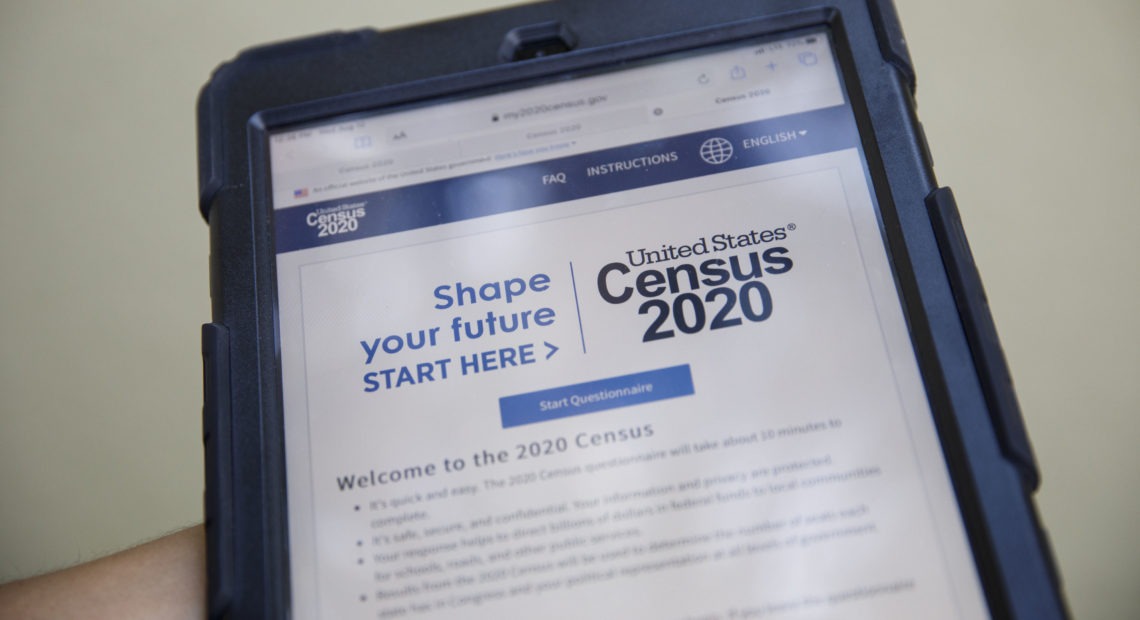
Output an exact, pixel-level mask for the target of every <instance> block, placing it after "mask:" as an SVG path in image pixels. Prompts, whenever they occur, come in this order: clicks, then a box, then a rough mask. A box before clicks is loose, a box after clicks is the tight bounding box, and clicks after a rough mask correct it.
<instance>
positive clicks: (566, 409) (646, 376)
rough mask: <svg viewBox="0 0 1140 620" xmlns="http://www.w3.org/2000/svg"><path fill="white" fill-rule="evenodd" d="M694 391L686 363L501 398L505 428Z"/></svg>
mask: <svg viewBox="0 0 1140 620" xmlns="http://www.w3.org/2000/svg"><path fill="white" fill-rule="evenodd" d="M692 394H693V376H692V374H691V373H690V372H689V365H688V364H683V365H681V366H672V367H669V368H661V369H658V370H649V371H646V372H639V373H634V374H632V375H622V376H620V377H610V378H609V379H599V380H597V381H588V382H586V383H577V384H574V385H567V386H563V387H556V388H550V389H547V390H540V391H538V392H529V393H527V394H518V395H515V396H504V397H502V398H500V399H499V415H500V416H501V417H502V420H503V428H511V427H512V426H522V425H524V424H535V423H537V422H547V421H549V420H557V419H559V418H568V417H570V416H576V415H584V414H587V413H594V412H597V411H605V410H607V409H617V408H618V407H629V406H631V405H640V404H643V403H651V402H654V401H658V400H666V399H669V398H677V397H679V396H691V395H692Z"/></svg>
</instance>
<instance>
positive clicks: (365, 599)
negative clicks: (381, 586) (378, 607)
mask: <svg viewBox="0 0 1140 620" xmlns="http://www.w3.org/2000/svg"><path fill="white" fill-rule="evenodd" d="M367 600H368V597H367V596H365V595H363V594H361V595H360V602H361V603H363V602H364V601H367Z"/></svg>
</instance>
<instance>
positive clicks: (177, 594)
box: [0, 525, 206, 620]
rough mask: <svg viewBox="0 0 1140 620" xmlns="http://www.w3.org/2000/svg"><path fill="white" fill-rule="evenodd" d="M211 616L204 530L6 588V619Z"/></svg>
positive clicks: (2, 601) (0, 614)
mask: <svg viewBox="0 0 1140 620" xmlns="http://www.w3.org/2000/svg"><path fill="white" fill-rule="evenodd" d="M205 617H206V538H205V530H204V528H203V527H202V526H201V525H197V526H194V527H190V528H187V529H185V530H181V531H178V532H175V533H173V534H169V535H167V536H164V537H162V538H159V539H157V540H153V541H151V542H148V543H145V544H142V545H139V546H138V547H134V548H132V549H127V550H126V551H121V552H119V553H116V554H114V555H110V556H107V557H105V558H101V559H98V560H94V561H92V562H88V563H86V564H80V565H79V566H74V567H72V568H68V569H64V570H61V571H58V572H54V573H49V574H46V575H41V576H39V577H32V578H29V579H23V580H20V581H14V582H12V583H7V584H4V585H0V618H21V619H25V620H39V619H41V618H45V619H46V618H54V619H61V620H67V619H70V618H119V619H122V620H133V619H135V618H140V619H141V618H153V619H155V620H166V619H170V620H176V619H181V618H186V619H190V618H194V619H195V620H201V619H202V618H205Z"/></svg>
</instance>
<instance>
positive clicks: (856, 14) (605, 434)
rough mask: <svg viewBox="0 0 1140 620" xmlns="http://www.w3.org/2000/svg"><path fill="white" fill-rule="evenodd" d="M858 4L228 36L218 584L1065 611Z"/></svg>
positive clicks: (964, 252)
mask: <svg viewBox="0 0 1140 620" xmlns="http://www.w3.org/2000/svg"><path fill="white" fill-rule="evenodd" d="M840 4H841V6H839V7H831V8H806V9H803V10H797V11H793V12H784V11H778V10H774V9H775V8H778V7H769V6H767V5H764V4H760V3H748V2H737V3H732V4H731V6H727V7H721V8H720V9H719V11H720V12H721V13H729V14H727V15H726V14H718V15H715V16H712V17H709V16H706V17H705V18H704V19H705V20H706V21H707V20H710V19H712V20H714V21H713V22H712V23H702V22H701V19H700V18H698V17H697V16H693V15H692V11H693V9H692V7H691V5H689V4H688V3H680V2H678V3H667V4H664V5H661V6H660V8H659V9H655V11H659V17H660V20H659V22H660V23H655V24H652V25H651V26H649V27H647V26H640V25H633V24H632V23H630V24H629V26H628V31H623V29H626V21H625V20H624V19H623V18H625V17H629V16H630V15H633V14H638V12H639V11H641V10H643V9H645V5H644V3H635V2H630V3H614V4H612V5H606V6H603V5H601V4H597V5H592V4H587V5H569V6H563V5H561V4H557V3H551V4H548V5H538V6H535V7H524V8H521V9H513V10H508V11H505V12H499V13H493V14H489V15H484V16H476V17H472V18H467V19H466V21H460V22H445V23H442V24H436V25H430V26H426V27H421V28H420V29H418V30H413V31H410V32H406V31H405V32H395V33H381V34H376V33H371V32H367V31H364V32H360V33H351V34H348V35H332V36H329V37H325V38H318V39H313V40H310V41H307V42H300V43H290V44H283V45H280V46H276V47H269V48H263V49H261V50H258V51H254V52H249V53H246V54H245V55H244V56H242V57H239V59H238V61H236V62H235V63H232V64H231V65H229V66H228V67H225V68H223V69H222V70H220V71H219V73H218V74H216V75H215V77H214V79H213V80H212V82H211V84H210V85H208V86H207V89H206V90H205V91H204V94H203V97H202V100H201V101H202V103H201V104H200V105H201V110H202V113H201V114H202V116H201V118H202V119H203V125H202V132H201V133H202V135H203V153H204V158H203V170H204V174H203V198H204V200H203V207H204V214H205V215H206V216H207V217H208V220H209V223H210V226H211V229H212V231H213V234H212V239H211V243H212V248H213V251H214V253H213V262H212V266H213V272H214V286H213V292H214V302H215V321H214V323H211V324H209V325H207V326H206V328H205V330H204V341H205V345H204V347H205V350H206V352H207V411H206V415H207V419H206V426H207V437H208V439H207V456H208V469H209V471H208V484H209V485H210V487H209V490H208V494H207V495H208V497H207V503H208V511H209V515H208V516H209V519H210V521H209V522H208V528H209V531H210V545H211V549H210V553H211V556H210V566H211V597H212V600H211V604H212V611H213V613H214V614H216V615H218V616H233V617H245V616H246V615H264V616H266V617H282V616H285V615H289V616H291V617H296V618H395V617H415V616H423V617H432V618H434V617H440V618H471V617H478V618H482V617H488V618H490V617H525V616H537V617H566V618H580V617H596V618H642V617H644V618H726V619H727V618H785V617H786V618H806V617H857V618H883V617H919V616H921V617H924V618H989V617H1025V618H1029V617H1033V618H1043V617H1061V616H1063V607H1062V605H1061V604H1060V602H1059V601H1060V596H1059V593H1058V589H1057V587H1056V584H1055V580H1054V577H1053V573H1052V569H1051V564H1050V562H1049V560H1048V556H1047V547H1046V545H1044V544H1043V543H1042V541H1041V538H1040V534H1039V531H1038V529H1037V525H1036V519H1035V517H1034V513H1033V507H1032V502H1031V500H1030V498H1029V492H1030V490H1031V489H1032V488H1033V487H1034V486H1035V485H1036V471H1035V468H1034V466H1033V460H1032V453H1031V452H1030V451H1029V449H1028V444H1027V442H1026V440H1025V435H1024V430H1023V429H1022V428H1021V426H1020V418H1019V416H1018V413H1017V409H1016V401H1015V400H1014V399H1013V395H1012V391H1011V390H1010V388H1009V385H1008V373H1007V371H1006V370H1005V367H1004V362H1003V361H1002V360H1001V356H1000V349H999V348H998V347H997V343H996V339H995V337H994V336H993V328H992V323H991V322H990V321H989V318H988V313H987V312H986V310H985V306H984V296H983V295H982V293H981V288H980V284H979V283H978V280H977V276H976V273H975V272H974V271H973V267H972V263H971V262H970V261H969V254H968V249H967V248H966V246H965V241H964V237H962V236H961V232H960V225H959V224H958V223H957V219H956V210H955V209H954V206H953V199H952V196H951V195H950V194H949V192H948V191H947V190H939V189H937V187H936V186H935V185H934V184H933V174H932V172H931V167H930V162H929V156H928V154H927V152H926V150H925V149H926V147H925V144H924V142H923V140H922V137H921V128H920V126H919V125H918V124H917V121H916V120H915V119H914V116H913V113H912V111H911V109H912V108H911V100H910V97H909V96H910V90H909V88H910V86H911V82H910V80H911V79H912V73H910V69H909V64H908V61H907V59H906V57H905V48H902V47H900V42H901V36H900V35H899V34H898V32H897V31H896V30H895V28H896V27H897V24H896V22H895V20H894V19H893V9H891V7H890V6H889V5H886V4H882V5H880V4H875V5H873V6H871V7H870V8H868V7H867V6H865V5H859V4H857V3H840ZM654 6H657V5H656V4H655V5H654ZM733 11H735V13H732V12H733ZM730 18H734V19H730ZM647 28H655V29H656V30H655V31H647ZM458 33H463V34H462V37H464V38H465V39H469V40H471V41H480V40H482V41H483V43H484V45H483V46H482V47H481V48H480V49H482V50H483V51H484V52H488V51H493V56H492V55H491V54H487V56H488V59H491V58H493V60H488V61H487V62H485V64H480V63H484V60H483V59H482V58H474V59H472V58H464V57H463V56H464V55H463V54H458V53H457V54H454V56H455V58H452V57H451V56H448V55H446V54H445V56H447V58H444V59H442V60H439V59H437V60H430V59H426V58H425V59H424V60H423V61H422V62H421V61H420V60H418V59H419V58H421V57H423V56H424V55H426V54H428V53H429V52H430V50H431V49H433V46H434V45H438V44H440V42H442V41H447V40H448V36H449V35H452V34H455V35H456V36H459V34H458ZM459 43H461V44H462V45H469V43H468V41H466V40H463V41H459ZM386 46H387V47H386ZM395 47H399V49H400V52H401V57H400V59H399V60H400V62H403V63H408V64H409V65H410V68H408V67H404V68H399V67H392V66H388V67H387V68H385V69H384V70H381V71H380V72H379V74H378V75H377V76H369V75H366V73H367V71H366V69H370V68H371V67H372V66H374V65H377V64H383V63H392V62H395V59H392V57H391V56H386V55H385V52H386V51H391V50H392V49H394V48H395ZM868 59H869V60H868ZM357 62H359V63H361V66H355V65H354V63H357ZM330 71H339V73H330ZM251 76H252V78H253V83H250V82H249V81H248V80H249V79H250V77H251ZM239 78H241V79H239ZM310 80H312V81H310ZM270 83H272V84H274V85H276V87H277V88H278V90H277V91H275V92H274V93H273V94H262V89H264V87H265V85H268V84H270ZM231 118H236V119H238V120H239V121H241V122H240V124H237V123H234V122H231V121H229V119H231ZM218 121H227V122H228V124H226V123H219V122H218ZM233 145H237V147H234V146H233ZM230 170H234V171H235V172H230ZM1031 593H1032V594H1031Z"/></svg>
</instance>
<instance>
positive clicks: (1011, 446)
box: [926, 187, 1040, 491]
mask: <svg viewBox="0 0 1140 620" xmlns="http://www.w3.org/2000/svg"><path fill="white" fill-rule="evenodd" d="M926 207H927V209H928V210H929V212H930V216H931V217H930V220H931V224H932V225H933V227H934V234H935V237H936V238H937V239H938V246H939V249H940V251H941V253H942V262H943V264H944V265H945V267H946V274H947V276H948V277H949V278H950V286H951V288H952V289H953V293H954V301H955V303H956V304H957V306H958V313H959V315H960V316H961V317H962V325H963V327H964V328H965V331H966V340H967V342H968V344H969V346H970V353H971V355H972V356H973V358H974V365H975V366H976V367H977V370H978V375H979V377H978V378H979V381H980V382H981V386H982V393H983V394H984V396H985V399H986V406H987V407H988V408H989V412H990V419H991V420H992V422H993V425H994V429H995V431H996V432H997V436H998V441H999V443H1000V444H1001V448H1002V453H1003V454H1004V455H1005V457H1006V458H1007V459H1009V460H1010V461H1011V462H1012V463H1013V464H1014V466H1015V467H1017V469H1018V471H1019V472H1020V474H1021V478H1022V481H1023V482H1024V483H1025V485H1026V486H1027V487H1028V488H1029V489H1030V490H1031V491H1033V490H1036V489H1037V485H1038V484H1039V482H1040V475H1039V473H1038V471H1037V464H1036V462H1035V460H1034V457H1033V448H1032V446H1031V445H1030V444H1029V434H1028V433H1027V432H1026V430H1025V423H1024V421H1023V420H1022V418H1021V409H1020V407H1019V406H1018V404H1017V396H1016V395H1015V394H1014V391H1013V379H1012V378H1011V376H1010V374H1009V366H1008V365H1007V364H1006V361H1005V355H1004V354H1003V353H1002V350H1001V344H1000V343H999V342H998V337H997V329H996V328H995V327H994V322H993V317H992V316H991V315H990V309H989V302H988V301H987V300H986V293H985V290H984V289H983V288H982V279H981V277H980V276H979V275H978V269H977V267H976V266H975V264H974V257H973V254H972V253H971V252H970V246H969V244H968V243H967V241H966V233H965V230H964V229H963V228H962V220H961V218H960V217H959V215H958V206H957V204H956V203H955V202H954V194H953V192H951V191H950V188H948V187H942V188H939V189H936V190H934V191H933V192H931V193H930V195H929V196H927V197H926Z"/></svg>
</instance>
